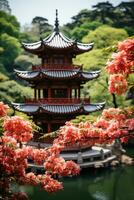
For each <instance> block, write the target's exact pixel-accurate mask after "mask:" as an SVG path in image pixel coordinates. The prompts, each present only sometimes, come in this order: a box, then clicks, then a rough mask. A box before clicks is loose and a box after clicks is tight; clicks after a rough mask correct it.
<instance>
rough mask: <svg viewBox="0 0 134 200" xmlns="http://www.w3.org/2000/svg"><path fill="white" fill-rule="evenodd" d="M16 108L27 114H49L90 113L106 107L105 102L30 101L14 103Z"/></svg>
mask: <svg viewBox="0 0 134 200" xmlns="http://www.w3.org/2000/svg"><path fill="white" fill-rule="evenodd" d="M12 105H13V107H14V108H15V110H18V111H20V112H24V113H27V114H37V113H49V114H71V113H72V114H73V113H77V114H78V113H79V114H88V113H90V112H95V111H99V110H101V109H103V108H104V106H105V102H103V103H94V104H90V103H89V104H87V103H85V104H84V103H80V104H70V105H52V104H37V103H36V104H28V103H12Z"/></svg>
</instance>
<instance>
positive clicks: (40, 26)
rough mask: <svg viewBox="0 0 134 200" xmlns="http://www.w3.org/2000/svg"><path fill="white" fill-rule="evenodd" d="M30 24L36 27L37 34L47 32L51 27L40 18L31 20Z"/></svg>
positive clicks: (46, 21)
mask: <svg viewBox="0 0 134 200" xmlns="http://www.w3.org/2000/svg"><path fill="white" fill-rule="evenodd" d="M32 24H34V25H37V26H38V29H39V33H40V34H42V33H44V32H49V31H50V30H51V28H52V26H51V25H50V24H49V23H48V19H46V18H44V17H40V16H36V17H34V18H33V20H32Z"/></svg>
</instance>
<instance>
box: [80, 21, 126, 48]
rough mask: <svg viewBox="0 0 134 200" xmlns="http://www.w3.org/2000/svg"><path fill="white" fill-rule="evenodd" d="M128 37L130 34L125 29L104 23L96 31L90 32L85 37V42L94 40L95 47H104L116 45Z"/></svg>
mask: <svg viewBox="0 0 134 200" xmlns="http://www.w3.org/2000/svg"><path fill="white" fill-rule="evenodd" d="M127 37H128V34H127V32H126V31H125V30H124V29H119V28H113V27H110V26H107V25H103V26H100V27H98V28H97V29H95V30H94V31H90V32H89V34H88V35H87V36H85V37H84V38H83V42H86V43H88V42H94V43H95V48H104V47H108V46H111V45H114V44H116V43H117V42H118V41H120V40H123V39H125V38H127Z"/></svg>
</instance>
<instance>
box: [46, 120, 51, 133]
mask: <svg viewBox="0 0 134 200" xmlns="http://www.w3.org/2000/svg"><path fill="white" fill-rule="evenodd" d="M47 130H48V133H50V132H51V130H52V129H51V123H50V122H49V123H48V126H47Z"/></svg>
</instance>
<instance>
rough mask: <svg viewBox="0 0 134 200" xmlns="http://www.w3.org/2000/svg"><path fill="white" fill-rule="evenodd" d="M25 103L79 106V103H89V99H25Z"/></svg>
mask: <svg viewBox="0 0 134 200" xmlns="http://www.w3.org/2000/svg"><path fill="white" fill-rule="evenodd" d="M25 103H29V104H40V103H41V104H57V105H64V104H80V103H85V104H86V103H88V104H89V103H90V98H44V99H35V98H33V99H25Z"/></svg>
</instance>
